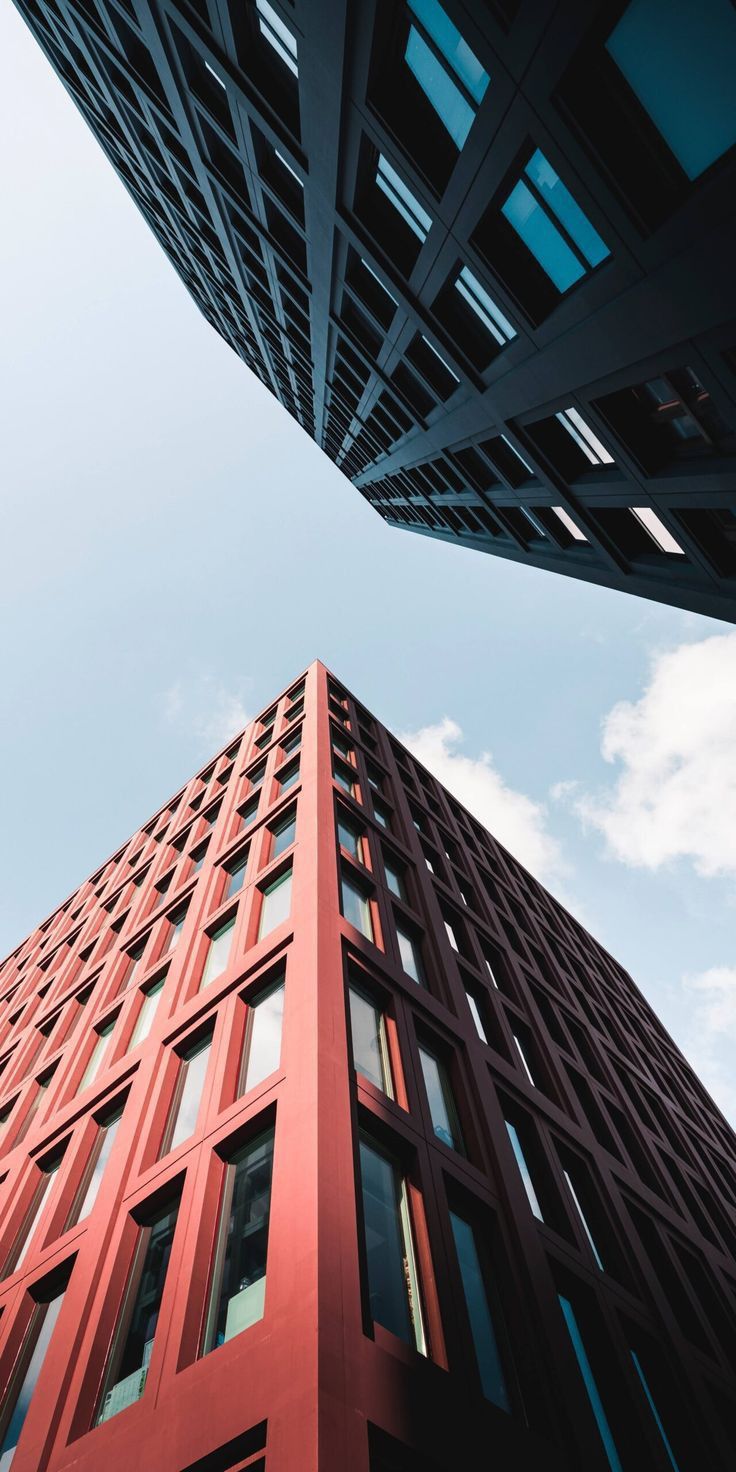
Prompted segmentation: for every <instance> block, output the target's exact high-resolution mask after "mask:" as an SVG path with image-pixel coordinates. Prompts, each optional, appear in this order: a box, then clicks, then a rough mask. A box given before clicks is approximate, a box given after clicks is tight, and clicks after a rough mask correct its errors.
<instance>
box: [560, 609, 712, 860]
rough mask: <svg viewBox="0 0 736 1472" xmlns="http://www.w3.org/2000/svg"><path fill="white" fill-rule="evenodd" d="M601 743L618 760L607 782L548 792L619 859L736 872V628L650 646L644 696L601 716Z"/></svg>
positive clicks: (567, 785)
mask: <svg viewBox="0 0 736 1472" xmlns="http://www.w3.org/2000/svg"><path fill="white" fill-rule="evenodd" d="M601 752H602V755H603V757H604V759H605V760H606V761H607V762H610V763H611V764H612V765H618V767H619V774H618V776H617V778H616V780H615V781H614V782H612V783H611V784H610V785H609V786H608V787H604V788H602V789H601V790H600V791H598V792H597V793H589V792H588V793H585V792H583V793H579V792H576V790H575V784H570V783H559V784H557V787H556V789H554V795H555V796H556V797H559V798H563V799H565V798H567V799H568V800H570V801H571V803H572V806H573V808H574V810H575V811H576V812H577V814H578V816H579V817H580V818H581V819H582V820H583V822H584V823H585V824H586V825H587V826H589V827H593V828H596V829H598V830H599V832H601V833H602V834H603V835H604V837H605V839H606V842H607V845H608V848H609V850H610V852H611V853H612V854H613V855H614V856H615V857H616V858H618V859H621V860H622V861H623V862H624V863H626V864H629V865H631V866H632V867H636V868H646V869H651V870H655V869H658V868H660V867H661V866H662V865H664V864H666V863H668V862H670V861H673V860H676V859H685V860H689V861H690V862H691V863H692V865H693V867H694V868H695V871H696V872H697V873H698V874H700V875H703V876H707V877H711V876H714V875H731V874H736V633H728V634H716V635H714V636H713V637H711V638H708V639H703V640H700V641H698V642H694V643H688V644H680V645H679V646H678V647H677V648H675V649H672V650H669V651H667V652H665V653H659V654H657V655H655V656H654V658H653V660H652V665H651V671H650V675H649V680H648V683H647V685H646V687H645V689H644V692H643V694H642V695H641V697H640V698H639V699H638V700H635V701H628V700H625V701H620V702H619V704H617V705H615V706H613V708H612V709H611V710H610V711H609V712H608V714H607V715H606V716H605V718H604V721H603V734H602V741H601Z"/></svg>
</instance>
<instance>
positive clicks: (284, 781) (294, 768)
mask: <svg viewBox="0 0 736 1472" xmlns="http://www.w3.org/2000/svg"><path fill="white" fill-rule="evenodd" d="M298 781H299V763H298V761H297V762H293V763H292V765H291V766H290V767H288V768H287V770H286V771H285V772H282V773H280V774H279V777H278V784H279V791H280V792H281V793H282V794H283V793H284V792H288V791H289V788H291V787H294V786H296V783H297V782H298Z"/></svg>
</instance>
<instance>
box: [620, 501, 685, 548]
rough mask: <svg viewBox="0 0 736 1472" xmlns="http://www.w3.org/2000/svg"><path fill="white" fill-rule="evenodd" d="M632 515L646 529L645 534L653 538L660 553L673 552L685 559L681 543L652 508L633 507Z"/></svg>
mask: <svg viewBox="0 0 736 1472" xmlns="http://www.w3.org/2000/svg"><path fill="white" fill-rule="evenodd" d="M631 514H632V516H635V517H636V519H637V521H638V522H640V523H641V525H642V526H643V527H644V530H645V532H647V533H648V535H649V536H650V537H651V539H652V541H653V542H654V545H655V547H658V548H659V550H660V552H671V553H673V554H675V555H677V556H679V557H684V555H685V554H684V552H683V550H682V547H681V546H680V544H679V542H676V541H675V539H674V537H673V535H672V533H671V531H669V530H668V529H667V527H666V526H665V524H664V522H663V521H661V520H660V518H659V517H658V516H657V513H656V511H653V510H652V508H651V506H632V507H631Z"/></svg>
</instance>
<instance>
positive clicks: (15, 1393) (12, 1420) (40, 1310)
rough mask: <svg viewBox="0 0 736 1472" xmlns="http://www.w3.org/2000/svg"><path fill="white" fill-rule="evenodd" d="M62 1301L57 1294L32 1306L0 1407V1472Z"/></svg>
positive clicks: (9, 1458)
mask: <svg viewBox="0 0 736 1472" xmlns="http://www.w3.org/2000/svg"><path fill="white" fill-rule="evenodd" d="M63 1302H64V1294H63V1293H57V1295H56V1296H55V1297H54V1298H51V1299H49V1300H48V1302H45V1303H39V1305H38V1307H37V1308H36V1309H35V1312H34V1315H33V1319H32V1321H31V1325H30V1328H29V1330H28V1333H27V1335H26V1340H25V1344H24V1345H23V1350H22V1352H21V1359H20V1364H19V1367H18V1371H19V1372H18V1374H17V1375H16V1380H15V1385H13V1384H11V1387H10V1393H9V1395H8V1398H7V1399H6V1401H5V1404H4V1405H3V1407H2V1409H1V1410H0V1430H2V1442H1V1443H0V1472H9V1469H10V1466H11V1463H12V1461H13V1458H14V1456H15V1453H16V1449H17V1446H18V1442H19V1440H20V1436H21V1432H22V1430H23V1426H24V1424H25V1419H26V1416H27V1415H28V1408H29V1406H30V1404H31V1400H32V1398H33V1392H34V1391H35V1389H36V1384H37V1382H38V1377H39V1375H40V1374H41V1370H42V1369H43V1362H44V1360H45V1358H46V1351H47V1349H48V1347H49V1343H50V1341H51V1336H52V1334H53V1332H54V1328H55V1326H56V1320H57V1319H58V1317H59V1313H60V1310H61V1305H62V1303H63Z"/></svg>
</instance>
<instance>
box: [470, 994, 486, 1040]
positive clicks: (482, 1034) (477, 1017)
mask: <svg viewBox="0 0 736 1472" xmlns="http://www.w3.org/2000/svg"><path fill="white" fill-rule="evenodd" d="M465 995H466V997H467V999H468V1007H469V1008H470V1015H471V1017H472V1019H473V1022H474V1023H475V1030H476V1032H477V1034H478V1037H479V1038H480V1040H481V1042H482V1043H487V1042H488V1038H487V1036H486V1030H485V1027H484V1026H483V1018H482V1017H481V1013H480V1007H479V1006H478V1002H477V1000H476V998H475V997H474V996H473V993H472V992H469V991H468V990H467V989H466V991H465Z"/></svg>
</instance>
